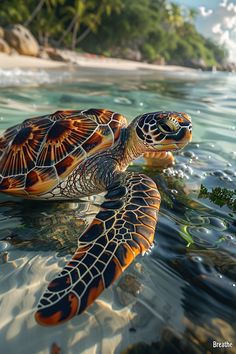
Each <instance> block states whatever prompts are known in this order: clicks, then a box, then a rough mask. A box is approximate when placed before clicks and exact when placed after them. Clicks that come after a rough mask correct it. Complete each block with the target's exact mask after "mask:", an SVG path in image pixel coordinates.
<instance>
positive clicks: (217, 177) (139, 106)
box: [0, 71, 236, 354]
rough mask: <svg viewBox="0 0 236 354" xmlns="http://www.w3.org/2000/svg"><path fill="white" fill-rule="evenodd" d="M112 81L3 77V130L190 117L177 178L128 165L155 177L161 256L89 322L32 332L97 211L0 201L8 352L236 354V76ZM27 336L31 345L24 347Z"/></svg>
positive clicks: (103, 300)
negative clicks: (74, 121) (46, 118)
mask: <svg viewBox="0 0 236 354" xmlns="http://www.w3.org/2000/svg"><path fill="white" fill-rule="evenodd" d="M15 74H16V76H17V80H15V81H14V80H13V78H14V75H15ZM114 75H115V74H114ZM114 75H111V73H110V75H108V73H104V72H97V71H92V72H89V73H86V72H83V73H75V72H66V73H58V72H55V71H54V72H45V71H41V72H36V73H34V76H33V75H32V73H30V72H28V73H27V74H25V73H24V72H21V71H18V72H17V73H13V74H12V73H11V72H10V71H8V72H6V73H2V72H0V77H1V78H2V87H1V88H0V119H1V121H0V122H1V126H0V127H1V130H3V129H5V128H6V127H8V126H10V125H13V124H14V123H16V122H19V121H21V120H23V119H25V118H28V117H30V116H33V115H39V114H41V113H42V114H43V113H47V112H53V111H55V110H57V109H59V108H71V109H79V108H88V107H109V108H110V109H112V110H116V111H118V112H120V113H123V114H125V115H126V116H127V117H128V118H129V119H131V118H132V117H134V116H136V115H138V114H140V113H143V112H146V111H153V110H156V109H160V110H162V109H166V110H176V111H179V110H180V111H182V110H184V111H187V112H188V113H190V115H191V116H192V119H193V143H191V144H190V145H189V146H188V147H187V148H186V149H185V150H184V151H181V152H179V153H178V154H177V155H176V165H175V166H174V168H168V169H166V170H164V171H163V172H161V173H160V172H159V171H156V170H153V169H152V170H150V169H147V168H146V167H144V165H143V160H142V159H139V160H138V161H136V162H135V163H134V164H133V165H132V166H130V169H131V170H135V171H142V172H144V173H146V174H148V175H149V176H151V177H152V178H153V179H154V180H155V181H156V183H157V185H158V186H159V189H160V192H161V195H162V205H161V210H160V218H159V223H158V227H157V230H156V237H155V247H154V249H153V251H152V253H151V254H150V255H146V256H145V257H140V258H138V259H137V261H136V262H134V264H132V265H131V267H130V268H129V269H128V270H127V271H126V272H125V273H124V275H123V276H122V277H121V279H120V280H119V281H118V282H116V284H115V285H114V286H113V287H111V288H110V289H108V290H107V291H105V292H104V293H103V294H102V296H101V297H100V298H99V299H98V300H97V301H96V303H95V304H94V305H93V306H92V307H91V308H89V310H88V311H87V312H86V313H85V314H83V315H81V316H80V317H78V318H75V319H73V320H72V321H71V322H69V323H68V324H65V325H62V326H61V327H57V328H56V329H50V332H48V330H47V331H46V330H45V329H44V328H41V327H39V326H37V325H35V323H34V320H33V311H34V307H35V305H36V303H37V300H38V298H39V296H40V294H41V293H42V291H43V288H44V287H45V284H46V283H47V281H48V280H49V279H51V278H52V275H53V274H55V273H56V272H57V271H58V269H59V267H61V266H62V265H63V264H64V262H65V259H66V258H67V257H69V256H68V254H71V253H72V252H73V250H74V249H75V247H76V243H77V237H78V236H79V235H80V234H81V232H82V231H83V230H84V229H85V228H86V226H87V225H88V224H89V222H90V220H91V218H92V217H93V216H94V214H95V213H96V210H97V205H96V206H95V205H94V203H93V202H91V201H90V202H78V203H68V202H60V203H59V202H58V203H55V202H51V203H44V202H37V203H35V202H29V201H23V200H19V199H14V198H10V197H5V196H2V195H1V196H0V255H1V259H0V269H1V272H0V278H1V287H0V301H1V308H3V309H4V311H3V313H2V316H1V319H0V328H1V332H0V333H1V334H0V342H1V343H4V344H3V345H4V350H5V352H7V353H10V354H11V353H13V352H15V348H16V345H17V343H20V342H21V347H20V348H19V353H24V354H25V353H26V352H29V353H39V352H40V353H49V349H50V346H51V345H52V343H53V342H55V343H57V344H58V345H59V346H61V347H62V350H64V351H63V353H64V352H65V353H77V352H79V353H82V352H83V353H111V352H113V351H114V352H115V353H120V352H121V351H122V350H124V349H125V348H126V347H127V346H128V345H129V344H135V343H138V342H146V343H148V344H142V345H141V344H139V346H136V350H137V352H140V353H144V352H145V353H149V352H159V353H172V352H173V353H174V352H176V351H173V350H174V349H173V348H175V349H176V348H177V349H178V350H179V351H178V352H179V353H183V352H184V353H207V350H208V351H209V352H211V350H212V341H213V340H217V341H221V342H222V341H229V342H232V343H234V348H231V349H230V348H228V349H227V350H225V351H222V352H224V353H234V352H235V348H236V339H235V333H236V332H235V329H236V328H235V326H236V323H235V318H236V311H235V303H236V261H235V256H236V220H235V190H236V172H235V167H236V151H235V138H236V131H235V109H236V94H235V92H236V77H235V76H234V75H231V74H206V73H199V72H197V73H193V74H189V73H188V76H189V77H186V75H183V74H175V75H174V76H173V75H172V76H170V74H169V73H168V74H164V73H155V74H153V75H148V74H144V73H139V74H138V75H137V76H136V77H134V76H133V75H131V74H126V75H125V77H124V76H122V75H117V74H116V75H115V76H114ZM32 77H34V78H35V80H34V83H33V85H32ZM26 78H27V79H26ZM55 82H56V84H55ZM13 84H14V85H13ZM19 84H20V85H21V87H20V90H19V89H18V88H16V87H15V86H16V85H19ZM12 86H14V87H12ZM66 255H67V256H66ZM65 256H66V257H65ZM49 333H50V335H49ZM29 336H30V337H31V338H32V342H27V341H25V338H27V337H28V338H29ZM39 338H40V340H39ZM26 342H27V343H26ZM151 342H153V344H152V346H150V343H151ZM98 343H100V344H98ZM186 348H187V349H186ZM133 350H135V349H134V348H133ZM152 350H153V351H152ZM127 352H128V351H127ZM130 353H132V349H131V350H130Z"/></svg>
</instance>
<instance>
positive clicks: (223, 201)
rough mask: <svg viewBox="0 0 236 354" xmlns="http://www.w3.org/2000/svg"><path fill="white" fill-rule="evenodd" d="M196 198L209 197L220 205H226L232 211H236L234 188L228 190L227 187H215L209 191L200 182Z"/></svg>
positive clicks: (235, 191)
mask: <svg viewBox="0 0 236 354" xmlns="http://www.w3.org/2000/svg"><path fill="white" fill-rule="evenodd" d="M198 198H204V199H209V200H210V201H211V202H213V203H214V204H216V205H219V206H220V207H223V206H225V205H226V206H228V208H230V209H231V210H233V211H236V189H234V190H229V189H227V188H221V187H215V188H212V190H211V191H209V190H208V189H207V188H206V187H205V186H204V185H203V184H201V189H200V193H199V195H198Z"/></svg>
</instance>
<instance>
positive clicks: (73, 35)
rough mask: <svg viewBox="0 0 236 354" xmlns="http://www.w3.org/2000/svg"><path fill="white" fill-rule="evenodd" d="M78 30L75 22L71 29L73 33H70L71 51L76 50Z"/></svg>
mask: <svg viewBox="0 0 236 354" xmlns="http://www.w3.org/2000/svg"><path fill="white" fill-rule="evenodd" d="M78 30H79V22H78V21H76V22H75V25H74V28H73V33H72V42H71V49H72V50H75V48H76V42H77V35H78Z"/></svg>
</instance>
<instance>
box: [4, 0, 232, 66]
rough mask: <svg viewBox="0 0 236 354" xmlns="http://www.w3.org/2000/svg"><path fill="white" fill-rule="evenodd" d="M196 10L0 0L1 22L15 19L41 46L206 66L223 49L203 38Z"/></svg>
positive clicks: (125, 2) (124, 1) (149, 1)
mask: <svg viewBox="0 0 236 354" xmlns="http://www.w3.org/2000/svg"><path fill="white" fill-rule="evenodd" d="M196 15H197V12H196V10H195V9H182V7H180V6H179V5H177V4H175V3H172V2H170V1H168V0H133V1H132V0H99V1H97V0H39V1H34V0H11V1H9V0H1V5H0V19H1V23H0V25H1V26H3V27H7V26H9V25H11V24H16V23H20V24H23V25H24V26H26V27H28V28H29V29H30V31H31V32H32V33H33V34H34V35H35V37H36V38H37V39H38V40H39V42H40V44H41V45H43V46H54V47H61V48H70V49H72V50H77V51H86V52H90V53H95V54H102V55H105V56H112V57H120V58H127V59H134V60H143V61H147V62H151V63H157V64H164V63H167V64H178V65H187V66H201V65H202V64H204V65H205V66H207V67H212V66H216V65H217V64H219V65H221V64H223V63H224V62H225V61H226V59H227V52H226V50H225V49H224V48H220V47H219V46H218V45H217V44H216V43H214V42H213V41H212V40H210V39H208V38H207V34H206V37H204V36H202V35H201V34H200V33H199V32H198V31H197V29H196V27H195V25H194V21H195V17H196Z"/></svg>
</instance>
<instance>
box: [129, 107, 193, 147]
mask: <svg viewBox="0 0 236 354" xmlns="http://www.w3.org/2000/svg"><path fill="white" fill-rule="evenodd" d="M135 130H136V134H137V138H138V140H139V142H140V143H141V144H143V145H144V150H145V152H148V151H150V152H151V151H175V150H179V149H182V148H183V147H184V146H185V145H187V144H188V143H189V142H190V141H191V139H192V124H191V118H190V117H189V115H188V114H186V113H184V112H181V113H178V112H168V111H163V112H152V113H146V114H143V115H141V116H139V117H137V118H136V119H135Z"/></svg>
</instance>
